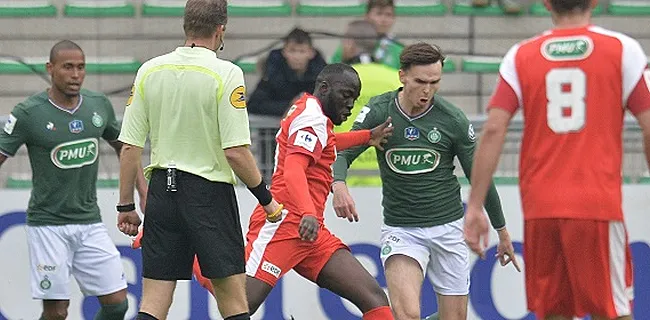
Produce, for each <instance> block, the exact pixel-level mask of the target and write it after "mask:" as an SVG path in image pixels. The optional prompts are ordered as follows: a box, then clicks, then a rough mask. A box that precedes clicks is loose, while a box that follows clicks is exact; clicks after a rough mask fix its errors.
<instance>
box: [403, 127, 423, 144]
mask: <svg viewBox="0 0 650 320" xmlns="http://www.w3.org/2000/svg"><path fill="white" fill-rule="evenodd" d="M419 137H420V130H419V129H418V128H416V127H408V128H406V129H404V138H406V139H408V140H410V141H414V140H417V139H418V138H419Z"/></svg>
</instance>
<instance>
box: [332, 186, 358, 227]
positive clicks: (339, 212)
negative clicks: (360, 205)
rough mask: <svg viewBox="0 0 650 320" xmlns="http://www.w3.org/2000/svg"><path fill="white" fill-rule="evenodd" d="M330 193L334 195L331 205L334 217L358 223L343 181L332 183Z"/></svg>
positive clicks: (351, 200) (353, 205)
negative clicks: (334, 213)
mask: <svg viewBox="0 0 650 320" xmlns="http://www.w3.org/2000/svg"><path fill="white" fill-rule="evenodd" d="M332 193H333V194H334V195H333V196H332V205H333V206H334V212H336V216H337V217H339V218H343V219H348V221H350V222H358V221H359V214H358V213H357V209H356V206H355V204H354V199H353V198H352V195H351V194H350V190H349V189H348V186H347V185H346V184H345V181H334V183H332Z"/></svg>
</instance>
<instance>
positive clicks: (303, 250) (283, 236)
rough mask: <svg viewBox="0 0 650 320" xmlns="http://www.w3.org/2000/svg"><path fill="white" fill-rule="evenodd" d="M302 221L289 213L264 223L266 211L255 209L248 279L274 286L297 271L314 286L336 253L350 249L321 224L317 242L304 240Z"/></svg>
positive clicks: (248, 236)
mask: <svg viewBox="0 0 650 320" xmlns="http://www.w3.org/2000/svg"><path fill="white" fill-rule="evenodd" d="M301 219H302V217H301V216H298V215H295V214H291V213H289V214H287V215H286V216H285V217H283V218H282V220H280V221H278V222H276V223H270V222H267V221H266V220H265V215H264V209H262V208H261V207H260V206H258V207H257V208H256V209H255V211H254V212H253V215H252V216H251V220H250V224H249V229H248V233H247V234H246V274H247V275H248V276H251V277H254V278H256V279H259V280H262V281H264V282H266V283H268V284H269V285H271V286H275V283H276V282H277V281H278V279H280V277H282V276H283V275H284V274H285V273H287V272H288V271H289V270H291V269H294V270H295V271H296V272H297V273H298V274H300V275H301V276H303V277H305V278H306V279H308V280H310V281H312V282H314V283H315V282H316V280H317V278H318V275H319V274H320V271H321V270H322V269H323V267H324V266H325V264H326V263H327V261H329V259H330V257H331V256H332V254H334V252H335V251H336V250H339V249H346V250H350V249H349V248H348V246H346V245H345V244H344V243H343V242H342V241H341V240H340V239H339V238H337V237H335V236H334V235H333V234H331V233H330V232H329V230H327V228H325V226H323V225H322V224H321V227H320V230H319V231H318V237H317V238H316V240H315V241H314V242H309V241H304V240H301V239H300V235H299V234H298V226H299V225H300V220H301Z"/></svg>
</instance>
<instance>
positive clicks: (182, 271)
mask: <svg viewBox="0 0 650 320" xmlns="http://www.w3.org/2000/svg"><path fill="white" fill-rule="evenodd" d="M176 185H177V190H178V191H176V192H167V191H166V188H167V179H166V171H165V170H154V171H153V172H152V175H151V179H150V183H149V191H148V193H147V206H146V209H145V215H144V231H143V235H142V265H143V272H142V274H143V277H145V278H148V279H157V280H190V279H192V265H193V262H194V255H195V254H196V255H197V257H198V260H199V265H200V267H201V273H202V274H203V276H205V277H206V278H209V279H218V278H225V277H228V276H231V275H235V274H241V273H244V272H245V261H244V237H243V234H242V230H241V223H240V220H239V209H238V206H237V198H236V196H235V189H234V186H233V185H231V184H228V183H222V182H212V181H209V180H206V179H204V178H202V177H199V176H196V175H193V174H190V173H187V172H182V171H177V175H176Z"/></svg>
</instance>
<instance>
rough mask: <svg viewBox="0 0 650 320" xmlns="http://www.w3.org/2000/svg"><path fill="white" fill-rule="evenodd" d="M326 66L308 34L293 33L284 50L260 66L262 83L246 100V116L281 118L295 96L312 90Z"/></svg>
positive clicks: (270, 54)
mask: <svg viewBox="0 0 650 320" xmlns="http://www.w3.org/2000/svg"><path fill="white" fill-rule="evenodd" d="M325 65H327V62H325V59H323V57H322V55H321V54H320V52H318V50H316V49H314V47H313V45H312V39H311V37H310V36H309V34H308V33H307V32H305V31H303V30H301V29H297V28H296V29H293V30H292V31H291V32H290V33H289V34H288V35H287V36H286V38H285V39H284V47H283V48H282V49H276V50H273V51H271V52H270V53H269V55H268V57H267V58H266V61H265V62H264V63H263V64H262V67H261V69H262V79H261V80H260V82H259V83H258V84H257V87H256V88H255V91H254V92H253V94H251V96H250V98H249V100H248V112H249V113H251V114H262V115H271V116H278V117H279V116H282V114H284V112H285V111H286V110H287V109H288V108H289V107H290V106H291V102H292V101H293V100H294V98H295V97H296V96H298V95H300V94H301V93H303V92H312V91H313V90H314V83H315V82H316V76H317V75H318V73H320V71H321V70H322V69H323V68H324V67H325Z"/></svg>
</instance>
